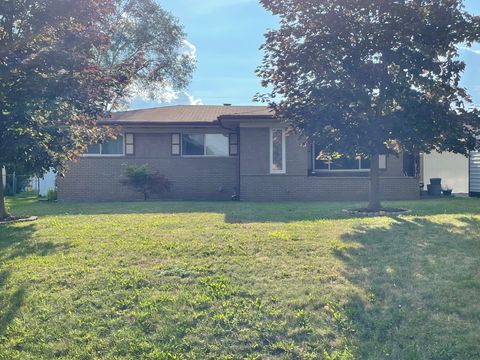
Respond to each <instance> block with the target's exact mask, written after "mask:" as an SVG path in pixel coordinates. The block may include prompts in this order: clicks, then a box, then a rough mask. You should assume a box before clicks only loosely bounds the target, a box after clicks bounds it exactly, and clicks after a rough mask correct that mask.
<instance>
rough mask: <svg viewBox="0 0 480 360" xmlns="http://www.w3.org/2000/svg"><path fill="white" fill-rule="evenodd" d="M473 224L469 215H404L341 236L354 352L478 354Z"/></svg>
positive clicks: (479, 242) (477, 226)
mask: <svg viewBox="0 0 480 360" xmlns="http://www.w3.org/2000/svg"><path fill="white" fill-rule="evenodd" d="M479 230H480V220H478V219H476V218H472V217H461V218H456V219H455V220H452V221H450V220H448V221H444V222H433V221H431V220H427V219H425V218H416V217H408V218H395V219H393V220H392V223H391V224H390V225H387V226H379V227H366V226H359V227H357V228H356V229H355V230H354V231H353V232H351V233H349V234H346V235H344V236H343V240H344V241H346V242H347V243H350V244H351V245H352V247H349V248H348V249H346V250H345V251H343V252H342V253H340V254H337V255H338V256H339V257H340V259H341V260H342V262H343V263H344V265H345V274H344V276H345V277H346V278H347V279H348V280H349V281H350V282H351V283H352V285H354V286H355V287H356V288H357V289H358V290H359V291H358V292H356V293H355V294H354V295H352V296H351V297H350V298H349V299H348V305H347V312H348V313H349V315H350V320H351V321H352V323H353V326H354V328H355V329H356V335H355V340H356V341H357V342H358V344H359V346H358V354H356V355H357V357H358V358H360V359H363V358H368V359H436V360H447V359H448V360H450V359H478V358H480V333H479V332H478V329H479V328H480V317H479V315H478V314H479V312H480V301H479V300H478V299H480V232H479Z"/></svg>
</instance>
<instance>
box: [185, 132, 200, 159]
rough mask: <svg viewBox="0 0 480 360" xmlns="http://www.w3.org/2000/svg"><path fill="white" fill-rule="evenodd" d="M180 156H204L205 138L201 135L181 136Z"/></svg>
mask: <svg viewBox="0 0 480 360" xmlns="http://www.w3.org/2000/svg"><path fill="white" fill-rule="evenodd" d="M182 155H205V136H204V135H203V134H190V135H187V134H183V135H182Z"/></svg>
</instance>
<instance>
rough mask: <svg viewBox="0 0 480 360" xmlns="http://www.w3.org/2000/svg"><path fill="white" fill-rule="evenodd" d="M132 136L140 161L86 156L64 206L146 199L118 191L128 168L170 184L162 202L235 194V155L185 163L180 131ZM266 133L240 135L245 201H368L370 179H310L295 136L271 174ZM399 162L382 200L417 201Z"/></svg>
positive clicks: (64, 187) (414, 182)
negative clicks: (177, 138)
mask: <svg viewBox="0 0 480 360" xmlns="http://www.w3.org/2000/svg"><path fill="white" fill-rule="evenodd" d="M129 132H135V155H134V156H126V157H83V158H80V160H79V161H78V162H76V163H72V164H71V166H70V169H69V171H68V173H67V175H66V177H65V178H63V179H58V196H59V199H60V200H75V201H78V200H81V201H109V200H139V199H141V195H139V194H137V193H135V192H133V191H131V190H129V189H128V188H126V187H125V186H123V185H121V183H120V180H121V179H122V171H123V169H124V168H125V166H127V165H130V164H148V165H149V167H150V169H151V170H152V171H158V172H159V173H160V174H163V175H165V176H166V177H167V178H168V179H170V180H171V181H173V188H172V192H171V193H168V194H164V195H163V196H162V198H165V199H177V200H229V199H231V196H232V195H233V194H235V193H237V192H238V187H239V184H238V181H239V174H238V172H239V163H238V158H237V157H224V158H209V157H195V158H184V157H178V156H171V154H170V152H171V144H170V142H171V133H172V132H182V130H180V129H174V128H173V129H168V128H159V129H130V130H129ZM184 132H222V130H221V129H219V128H217V129H208V130H207V129H201V128H195V129H185V130H184ZM269 151H270V146H269V129H268V128H259V127H256V128H241V129H240V159H241V164H240V173H241V176H240V178H241V180H240V182H241V184H240V185H241V189H240V191H241V198H242V200H248V201H278V200H285V201H288V200H299V201H308V200H364V199H366V197H367V196H368V186H369V185H368V179H367V178H364V177H358V176H357V177H355V176H352V175H351V174H350V175H349V174H344V175H347V176H339V175H338V174H337V175H335V174H333V175H332V174H329V176H317V177H309V176H307V172H308V169H309V168H310V167H311V162H310V156H311V154H310V150H309V147H305V146H303V144H302V142H301V141H300V140H299V139H298V138H297V137H296V136H295V135H290V136H287V143H286V157H287V158H286V170H287V173H286V174H285V175H270V173H269V157H270V154H269ZM402 172H403V160H402V158H401V157H398V158H396V157H389V158H388V160H387V170H386V171H384V172H383V178H382V181H381V183H382V193H383V198H384V199H413V198H417V197H418V193H419V187H418V184H419V180H418V179H417V178H406V177H403V176H402V175H403V174H402Z"/></svg>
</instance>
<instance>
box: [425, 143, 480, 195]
mask: <svg viewBox="0 0 480 360" xmlns="http://www.w3.org/2000/svg"><path fill="white" fill-rule="evenodd" d="M478 163H479V166H480V157H479V159H478ZM468 168H469V159H468V157H466V156H463V155H459V154H454V153H450V152H444V153H438V152H432V153H431V154H423V155H422V176H423V183H424V184H425V186H426V185H427V184H429V183H430V179H432V178H441V179H442V187H443V188H444V189H445V188H449V189H452V190H453V193H455V194H468V193H469V171H468ZM479 176H480V168H479ZM479 180H480V177H479ZM479 185H480V181H479ZM479 191H480V190H479Z"/></svg>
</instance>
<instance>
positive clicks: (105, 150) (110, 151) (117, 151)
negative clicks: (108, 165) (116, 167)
mask: <svg viewBox="0 0 480 360" xmlns="http://www.w3.org/2000/svg"><path fill="white" fill-rule="evenodd" d="M102 154H104V155H122V154H123V136H121V135H119V136H117V138H116V139H115V140H107V141H105V142H104V143H103V144H102Z"/></svg>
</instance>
